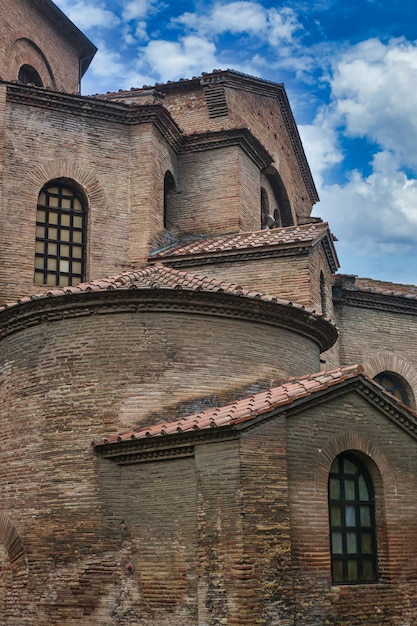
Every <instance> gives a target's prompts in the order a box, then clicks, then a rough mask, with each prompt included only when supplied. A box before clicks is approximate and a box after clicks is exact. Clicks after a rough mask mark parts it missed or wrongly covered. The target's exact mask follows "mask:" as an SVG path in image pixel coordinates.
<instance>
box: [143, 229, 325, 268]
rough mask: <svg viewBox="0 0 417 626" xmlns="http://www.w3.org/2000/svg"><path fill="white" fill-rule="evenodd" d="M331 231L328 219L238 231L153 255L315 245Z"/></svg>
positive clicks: (153, 255)
mask: <svg viewBox="0 0 417 626" xmlns="http://www.w3.org/2000/svg"><path fill="white" fill-rule="evenodd" d="M327 232H328V224H327V223H326V222H318V223H312V224H303V225H301V226H287V227H285V228H274V229H272V230H260V231H257V232H249V233H235V234H232V235H222V236H219V237H208V238H204V239H197V240H194V241H189V242H187V243H180V244H174V245H172V246H170V247H169V248H165V249H163V250H155V251H154V252H153V253H151V255H150V258H153V259H163V258H167V257H179V256H186V255H198V254H201V255H205V254H214V253H221V252H232V251H234V250H247V249H257V248H258V249H259V248H264V247H271V246H294V245H297V244H309V243H310V244H312V243H315V242H317V241H319V239H321V238H322V237H323V236H325V235H326V233H327Z"/></svg>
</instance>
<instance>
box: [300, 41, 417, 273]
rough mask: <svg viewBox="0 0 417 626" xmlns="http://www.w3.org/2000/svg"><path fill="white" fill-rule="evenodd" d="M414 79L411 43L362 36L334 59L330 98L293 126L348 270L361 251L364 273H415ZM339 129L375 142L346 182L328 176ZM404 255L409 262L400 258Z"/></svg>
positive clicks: (337, 153)
mask: <svg viewBox="0 0 417 626" xmlns="http://www.w3.org/2000/svg"><path fill="white" fill-rule="evenodd" d="M416 79H417V47H416V45H415V44H413V43H410V42H406V41H404V40H392V41H390V42H388V43H384V42H381V41H379V40H378V39H370V40H367V41H364V42H361V43H360V44H358V45H356V46H352V47H350V48H348V49H345V50H343V51H342V52H341V54H340V55H339V57H335V58H334V59H333V62H332V72H331V73H330V74H329V76H328V80H329V86H330V88H331V97H330V103H329V104H328V105H326V106H323V107H322V108H321V109H320V111H319V113H318V115H317V117H316V119H315V120H314V123H313V124H311V125H309V126H301V127H300V133H301V136H302V138H303V142H304V146H305V150H306V153H307V156H308V158H309V162H310V165H311V168H312V171H313V174H314V176H315V180H316V183H317V186H318V191H319V196H320V198H321V202H320V203H319V204H318V205H317V207H316V208H315V214H317V215H320V216H321V217H323V218H324V219H325V220H327V221H329V222H330V225H331V227H332V230H333V231H334V232H335V234H336V236H339V238H340V242H339V244H338V250H339V253H340V256H341V259H342V260H348V264H349V267H350V270H349V271H354V272H355V269H353V270H352V268H355V262H356V260H357V264H358V266H361V267H363V266H364V263H365V259H368V260H367V263H369V262H371V263H372V262H373V263H374V266H373V271H372V270H371V271H367V272H366V273H367V274H368V275H369V274H371V275H372V274H374V275H375V273H376V276H377V277H385V278H386V279H388V280H401V276H402V280H407V282H410V281H414V282H415V281H416V278H417V277H416V270H415V269H412V266H413V261H412V260H411V259H413V260H414V261H415V262H416V261H417V259H416V254H415V250H416V249H417V246H416V244H417V180H416V179H415V177H414V176H413V175H412V174H410V172H412V171H414V172H416V173H417V154H416V150H415V146H416V144H417V116H416V114H415V111H416V110H417V95H416V94H415V91H414V90H413V89H412V85H414V84H415V82H416ZM343 136H346V137H350V138H364V139H365V140H368V141H371V142H372V143H376V144H377V145H378V146H379V148H378V149H377V150H376V152H375V154H374V155H373V158H372V160H371V163H370V164H369V167H370V173H369V172H368V173H366V174H364V173H363V172H361V171H360V170H359V169H358V170H354V171H351V172H350V173H347V182H346V183H339V184H332V183H331V181H330V176H331V168H332V166H334V165H335V164H337V163H339V162H340V160H341V158H342V145H343ZM403 168H405V169H403ZM406 172H407V173H406ZM407 255H408V257H409V259H410V260H411V263H405V262H404V257H405V256H407ZM412 255H414V256H412ZM377 259H378V260H377ZM401 259H403V260H402V261H401ZM402 265H403V266H404V267H402ZM394 270H395V271H394ZM341 271H345V270H344V267H343V265H342V268H341ZM395 272H401V274H397V276H395ZM360 273H361V274H363V270H361V271H360ZM399 277H400V278H399Z"/></svg>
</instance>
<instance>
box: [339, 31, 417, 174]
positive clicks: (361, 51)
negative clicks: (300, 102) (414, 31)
mask: <svg viewBox="0 0 417 626" xmlns="http://www.w3.org/2000/svg"><path fill="white" fill-rule="evenodd" d="M416 78H417V46H416V44H414V43H410V42H407V41H405V40H392V41H390V42H389V43H387V44H384V43H382V42H381V41H379V40H378V39H371V40H368V41H365V42H362V43H360V44H358V45H357V46H354V47H353V48H352V49H351V50H349V51H348V52H346V54H344V56H343V57H342V58H341V59H340V61H339V62H338V63H337V65H336V66H335V68H334V74H333V77H332V80H331V87H332V96H333V99H334V100H335V101H336V102H337V111H338V113H339V116H340V120H341V121H343V123H344V124H345V128H346V133H347V134H349V135H350V136H354V137H361V136H363V137H365V136H366V137H369V138H370V139H372V140H373V141H375V142H377V143H378V144H380V145H381V146H382V147H383V148H386V149H388V150H391V151H392V152H393V153H394V154H395V156H396V157H397V159H398V162H399V163H402V164H407V165H408V166H410V165H411V166H412V167H413V168H414V169H415V171H417V152H416V149H415V146H416V140H417V116H416V114H415V111H416V110H417V92H416V90H414V89H410V86H411V85H413V84H415V81H416Z"/></svg>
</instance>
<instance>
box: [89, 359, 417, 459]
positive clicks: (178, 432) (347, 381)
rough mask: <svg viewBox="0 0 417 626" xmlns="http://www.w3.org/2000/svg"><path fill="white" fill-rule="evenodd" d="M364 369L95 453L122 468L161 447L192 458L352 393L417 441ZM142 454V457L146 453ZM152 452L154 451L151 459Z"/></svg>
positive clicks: (411, 419) (264, 395)
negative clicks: (204, 448)
mask: <svg viewBox="0 0 417 626" xmlns="http://www.w3.org/2000/svg"><path fill="white" fill-rule="evenodd" d="M363 372H364V370H363V367H362V366H360V365H352V366H349V367H342V368H339V369H336V370H332V371H327V372H318V373H316V374H311V375H308V376H303V377H301V378H291V379H289V380H287V381H286V382H285V383H283V384H281V385H279V386H278V387H272V388H271V389H267V390H266V391H262V392H260V393H257V394H255V395H253V396H250V397H247V398H243V399H242V400H238V401H236V402H234V403H230V404H227V405H225V406H220V407H216V408H210V409H206V410H204V411H201V412H199V413H194V414H192V415H187V416H184V417H183V418H182V419H179V420H175V421H172V422H169V421H168V422H163V423H160V424H154V425H151V426H148V427H146V428H141V429H136V430H130V431H128V432H125V433H122V434H113V435H110V436H108V437H106V438H104V437H103V438H100V439H96V440H94V441H93V442H92V446H93V448H94V449H95V450H96V451H98V452H100V453H102V454H104V456H106V457H108V458H111V459H113V460H115V461H117V462H118V463H119V464H125V463H134V462H138V461H144V460H148V458H151V459H153V460H154V459H155V458H156V457H157V456H158V454H157V453H155V450H156V447H159V448H161V449H164V450H165V451H164V452H163V453H161V456H164V455H165V454H166V453H167V451H169V453H168V454H169V456H170V457H172V456H184V455H188V456H191V455H192V454H193V444H195V443H198V441H199V439H201V440H202V441H207V439H213V438H217V437H220V438H224V437H236V436H237V435H238V432H239V431H240V430H242V429H245V428H248V427H253V426H256V424H258V423H259V422H261V421H263V420H264V419H269V418H271V417H273V416H274V415H276V414H277V412H280V411H285V412H287V413H288V412H289V411H293V410H299V409H300V408H301V407H302V406H303V405H304V404H305V403H309V402H313V401H318V402H320V401H323V400H324V399H325V397H326V396H327V394H332V395H334V394H335V393H336V394H337V393H346V392H347V391H349V390H350V389H355V390H357V392H358V393H360V394H361V395H363V396H364V397H366V398H367V400H368V401H369V402H371V403H372V404H373V405H374V406H376V407H377V408H378V409H379V410H380V411H381V412H383V413H385V415H386V416H387V417H388V418H389V419H390V420H391V421H393V422H394V423H395V424H396V425H397V426H399V427H400V428H401V429H403V430H405V431H406V432H407V433H408V434H409V435H411V436H412V437H413V438H414V439H416V440H417V414H416V413H415V412H413V411H412V410H411V409H410V407H408V406H406V405H404V404H403V403H402V402H400V401H398V400H397V398H395V397H394V396H391V394H389V393H388V392H387V391H385V390H384V389H383V388H382V387H380V386H379V385H377V384H376V383H374V382H373V381H372V380H370V379H369V378H367V377H366V376H365V375H364V373H363ZM141 450H143V452H141ZM149 450H152V451H151V452H150V453H149Z"/></svg>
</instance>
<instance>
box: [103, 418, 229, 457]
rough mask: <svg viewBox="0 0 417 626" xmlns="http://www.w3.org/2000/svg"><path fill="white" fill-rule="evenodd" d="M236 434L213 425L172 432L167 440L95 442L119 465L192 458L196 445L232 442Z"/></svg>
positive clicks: (106, 455) (104, 454)
mask: <svg viewBox="0 0 417 626" xmlns="http://www.w3.org/2000/svg"><path fill="white" fill-rule="evenodd" d="M237 437H238V434H237V433H236V432H233V431H232V429H231V428H228V427H226V428H213V429H212V430H206V431H201V432H199V431H193V432H191V433H182V434H178V435H170V436H169V439H168V440H165V439H164V438H163V437H162V438H158V439H152V438H150V439H140V440H138V439H132V440H130V441H120V442H116V443H112V444H110V445H109V444H107V443H103V444H99V445H94V450H95V451H96V452H98V453H100V455H101V456H103V457H104V458H106V459H110V460H111V461H114V462H116V463H117V464H118V465H131V464H132V463H146V462H148V461H166V460H168V459H180V458H187V457H193V456H194V454H195V446H197V445H201V444H207V443H218V442H219V441H230V440H231V439H236V438H237Z"/></svg>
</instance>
